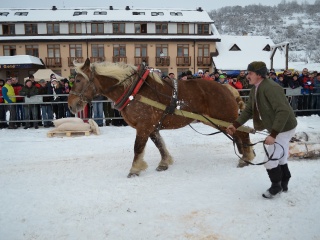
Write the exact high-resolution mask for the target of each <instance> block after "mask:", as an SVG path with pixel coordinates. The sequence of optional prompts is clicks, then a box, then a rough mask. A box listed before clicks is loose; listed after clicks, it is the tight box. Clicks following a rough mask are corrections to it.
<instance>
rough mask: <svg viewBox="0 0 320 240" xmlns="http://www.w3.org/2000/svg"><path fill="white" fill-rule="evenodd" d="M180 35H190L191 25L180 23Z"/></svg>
mask: <svg viewBox="0 0 320 240" xmlns="http://www.w3.org/2000/svg"><path fill="white" fill-rule="evenodd" d="M178 34H189V24H186V23H178Z"/></svg>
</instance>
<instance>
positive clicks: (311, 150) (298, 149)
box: [289, 142, 320, 158]
mask: <svg viewBox="0 0 320 240" xmlns="http://www.w3.org/2000/svg"><path fill="white" fill-rule="evenodd" d="M289 157H290V158H318V157H320V143H314V142H293V143H290V145H289Z"/></svg>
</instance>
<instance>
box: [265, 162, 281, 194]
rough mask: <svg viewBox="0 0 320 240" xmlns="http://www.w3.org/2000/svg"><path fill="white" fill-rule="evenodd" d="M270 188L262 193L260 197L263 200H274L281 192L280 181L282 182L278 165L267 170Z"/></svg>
mask: <svg viewBox="0 0 320 240" xmlns="http://www.w3.org/2000/svg"><path fill="white" fill-rule="evenodd" d="M267 172H268V175H269V178H270V181H271V187H270V188H269V189H268V190H267V191H266V192H265V193H264V194H262V196H263V197H264V198H274V197H275V196H277V195H279V194H280V193H281V192H282V187H281V180H282V171H281V167H280V165H278V166H277V167H275V168H272V169H267Z"/></svg>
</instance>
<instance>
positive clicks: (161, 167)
mask: <svg viewBox="0 0 320 240" xmlns="http://www.w3.org/2000/svg"><path fill="white" fill-rule="evenodd" d="M167 169H168V166H158V167H157V168H156V170H157V171H158V172H162V171H165V170H167Z"/></svg>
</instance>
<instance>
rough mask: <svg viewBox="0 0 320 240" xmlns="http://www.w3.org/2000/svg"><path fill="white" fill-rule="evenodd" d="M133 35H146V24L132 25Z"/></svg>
mask: <svg viewBox="0 0 320 240" xmlns="http://www.w3.org/2000/svg"><path fill="white" fill-rule="evenodd" d="M134 32H135V33H147V24H146V23H135V24H134Z"/></svg>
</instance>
